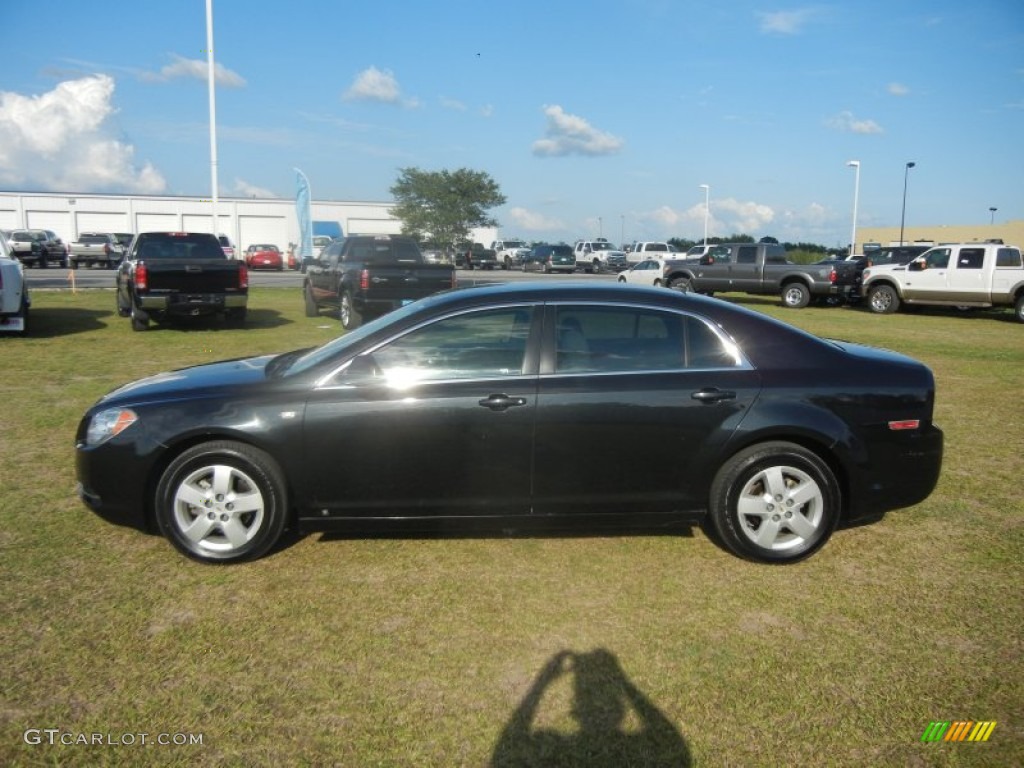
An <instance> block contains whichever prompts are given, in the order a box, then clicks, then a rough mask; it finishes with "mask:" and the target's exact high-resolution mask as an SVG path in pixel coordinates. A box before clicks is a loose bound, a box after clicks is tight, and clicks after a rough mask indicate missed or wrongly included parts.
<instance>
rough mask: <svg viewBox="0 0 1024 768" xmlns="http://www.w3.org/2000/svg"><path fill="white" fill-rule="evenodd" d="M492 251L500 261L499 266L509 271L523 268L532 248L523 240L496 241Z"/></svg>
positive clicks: (493, 243) (492, 244) (492, 245)
mask: <svg viewBox="0 0 1024 768" xmlns="http://www.w3.org/2000/svg"><path fill="white" fill-rule="evenodd" d="M491 250H492V251H494V255H495V258H497V260H498V266H499V267H501V268H502V269H506V270H508V269H512V267H522V266H523V260H524V259H525V258H526V257H527V255H528V254H529V253H530V246H528V245H527V244H526V243H525V242H524V241H522V240H494V241H493V242H492V243H491Z"/></svg>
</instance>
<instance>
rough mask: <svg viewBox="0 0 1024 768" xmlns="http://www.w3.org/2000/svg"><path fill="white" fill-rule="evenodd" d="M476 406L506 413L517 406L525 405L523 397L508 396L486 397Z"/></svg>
mask: <svg viewBox="0 0 1024 768" xmlns="http://www.w3.org/2000/svg"><path fill="white" fill-rule="evenodd" d="M477 405H482V406H483V407H484V408H490V409H491V410H492V411H506V410H508V409H509V408H513V407H515V406H517V405H526V398H525V397H509V396H508V395H488V396H487V397H485V398H484V399H483V400H480V401H479V402H478V403H477Z"/></svg>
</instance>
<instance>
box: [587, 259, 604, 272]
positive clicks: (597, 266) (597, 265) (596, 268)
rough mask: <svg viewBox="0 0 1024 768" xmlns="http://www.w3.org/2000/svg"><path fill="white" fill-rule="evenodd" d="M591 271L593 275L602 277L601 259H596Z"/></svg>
mask: <svg viewBox="0 0 1024 768" xmlns="http://www.w3.org/2000/svg"><path fill="white" fill-rule="evenodd" d="M590 271H591V273H593V274H595V275H600V274H601V271H602V270H601V260H600V259H594V264H593V267H592V268H591V270H590Z"/></svg>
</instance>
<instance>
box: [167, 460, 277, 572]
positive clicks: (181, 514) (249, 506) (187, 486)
mask: <svg viewBox="0 0 1024 768" xmlns="http://www.w3.org/2000/svg"><path fill="white" fill-rule="evenodd" d="M285 488H286V484H285V481H284V475H283V474H282V473H281V469H280V467H278V465H277V462H276V461H274V459H273V458H271V456H270V455H269V454H267V453H266V452H265V451H262V450H260V449H259V448H254V447H253V446H251V445H247V444H245V443H238V442H234V441H230V440H219V441H214V442H209V443H201V444H200V445H196V446H193V447H192V448H189V449H188V450H187V451H185V452H184V453H182V454H181V455H180V456H178V457H177V458H176V459H175V460H174V461H172V462H171V463H170V465H169V466H168V467H167V469H166V470H164V473H163V475H162V476H161V477H160V483H159V484H158V485H157V489H156V496H155V499H154V502H155V504H154V512H155V516H156V522H157V525H158V526H159V527H160V532H161V533H162V534H163V535H164V536H165V537H167V539H168V540H169V541H170V542H171V543H172V544H173V545H174V546H175V547H176V548H177V549H178V550H179V551H181V552H182V553H184V554H185V555H188V556H189V557H191V558H192V559H194V560H198V561H200V562H204V563H232V562H238V561H242V560H254V559H256V558H258V557H260V556H262V555H264V554H266V553H267V552H268V551H269V550H270V549H271V547H273V546H274V545H275V544H276V543H277V542H278V541H279V540H280V538H281V534H282V533H283V532H284V529H285V524H286V522H287V509H288V500H287V495H286V491H285Z"/></svg>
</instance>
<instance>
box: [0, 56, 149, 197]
mask: <svg viewBox="0 0 1024 768" xmlns="http://www.w3.org/2000/svg"><path fill="white" fill-rule="evenodd" d="M113 95H114V80H113V78H111V77H109V76H107V75H94V76H90V77H83V78H80V79H77V80H67V81H65V82H63V83H60V84H58V85H57V87H56V88H54V89H53V90H52V91H49V92H47V93H44V94H41V95H37V96H23V95H22V94H19V93H14V92H11V91H0V184H3V185H7V186H12V187H23V188H28V189H45V190H54V191H63V192H103V191H118V192H139V193H143V194H155V193H158V192H162V191H163V190H164V188H165V187H166V186H167V183H166V181H165V180H164V178H163V176H162V175H161V174H160V172H159V171H158V170H157V169H156V168H154V167H153V166H152V165H151V164H150V163H148V162H147V163H144V164H143V166H142V168H141V169H140V168H138V167H137V166H136V165H135V147H133V146H131V145H130V144H124V143H122V142H120V141H118V140H116V139H114V138H112V137H111V135H110V134H111V131H110V130H109V129H107V128H106V125H105V123H106V120H107V118H108V117H109V116H110V115H111V114H113V113H114V111H115V110H114V107H113V104H112V99H113Z"/></svg>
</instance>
